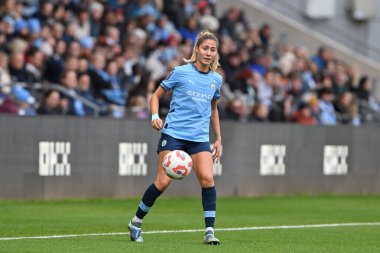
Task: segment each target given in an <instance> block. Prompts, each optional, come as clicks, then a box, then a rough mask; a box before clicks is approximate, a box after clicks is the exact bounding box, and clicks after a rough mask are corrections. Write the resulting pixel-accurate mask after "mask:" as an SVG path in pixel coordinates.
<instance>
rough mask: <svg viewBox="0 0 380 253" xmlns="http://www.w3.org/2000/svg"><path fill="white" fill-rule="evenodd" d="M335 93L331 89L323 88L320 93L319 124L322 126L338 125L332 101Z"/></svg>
mask: <svg viewBox="0 0 380 253" xmlns="http://www.w3.org/2000/svg"><path fill="white" fill-rule="evenodd" d="M333 99H334V93H333V91H332V90H331V89H329V88H322V89H321V90H320V91H319V110H320V112H319V124H321V125H336V124H337V119H336V115H335V110H334V106H333V104H332V101H333Z"/></svg>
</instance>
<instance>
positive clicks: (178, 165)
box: [162, 150, 193, 179]
mask: <svg viewBox="0 0 380 253" xmlns="http://www.w3.org/2000/svg"><path fill="white" fill-rule="evenodd" d="M192 166H193V161H192V160H191V157H190V156H189V155H188V154H187V153H186V152H185V151H182V150H173V151H171V152H169V153H167V154H166V156H165V157H164V160H163V162H162V168H163V169H164V171H165V174H166V175H167V176H168V177H170V178H173V179H182V178H184V177H186V176H187V175H188V174H190V172H191V168H192Z"/></svg>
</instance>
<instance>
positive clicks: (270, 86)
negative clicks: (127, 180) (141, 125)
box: [0, 0, 380, 126]
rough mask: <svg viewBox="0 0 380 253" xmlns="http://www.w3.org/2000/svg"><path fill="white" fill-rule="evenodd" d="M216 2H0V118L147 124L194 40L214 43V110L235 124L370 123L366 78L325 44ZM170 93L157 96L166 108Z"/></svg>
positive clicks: (372, 107) (372, 110)
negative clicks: (217, 90) (153, 103)
mask: <svg viewBox="0 0 380 253" xmlns="http://www.w3.org/2000/svg"><path fill="white" fill-rule="evenodd" d="M216 8H217V4H216V0H208V1H206V0H103V1H95V0H84V1H80V0H51V1H44V0H23V1H20V0H4V1H1V6H0V113H11V114H16V115H26V116H36V115H74V116H78V117H84V116H89V117H90V116H91V117H92V116H96V117H112V118H119V119H124V118H138V119H148V118H150V114H149V108H148V103H149V98H150V95H151V94H152V93H153V92H154V90H155V88H156V87H157V86H158V85H159V84H160V83H161V81H162V80H163V79H164V78H165V77H166V76H167V74H168V73H169V72H170V71H171V70H172V69H173V67H175V66H177V65H181V64H183V63H184V62H183V58H189V57H190V55H191V51H192V48H193V43H194V41H195V37H196V35H197V33H198V32H199V31H200V30H202V29H208V30H209V31H212V32H214V33H215V34H216V35H217V36H218V38H219V41H220V48H219V52H220V56H221V61H220V64H221V66H220V68H219V69H218V72H219V73H220V74H221V75H222V76H223V77H224V84H223V87H222V98H221V100H220V103H219V112H220V117H221V118H222V119H230V120H235V121H242V122H294V123H299V124H308V125H336V124H349V125H355V126H359V125H363V124H379V122H380V117H379V114H380V107H379V103H378V102H377V101H376V99H375V97H374V96H373V92H372V79H371V77H369V76H365V75H361V73H360V66H355V65H352V64H350V63H347V62H343V61H341V60H339V59H337V58H336V57H335V56H334V52H333V51H332V50H331V49H330V48H328V47H325V46H322V45H321V47H320V49H319V50H318V52H310V51H309V49H308V47H307V45H304V46H297V47H296V46H294V45H291V44H288V43H286V41H282V42H278V41H273V34H272V27H271V24H268V23H264V24H257V23H255V22H254V21H255V18H254V17H246V16H245V15H244V10H241V9H239V8H236V7H230V8H229V9H228V10H227V11H226V12H225V13H224V14H223V15H221V16H220V17H218V16H216ZM169 103H170V94H168V95H167V96H166V97H164V98H163V99H162V100H161V101H160V115H161V116H165V115H166V114H167V112H168V107H169Z"/></svg>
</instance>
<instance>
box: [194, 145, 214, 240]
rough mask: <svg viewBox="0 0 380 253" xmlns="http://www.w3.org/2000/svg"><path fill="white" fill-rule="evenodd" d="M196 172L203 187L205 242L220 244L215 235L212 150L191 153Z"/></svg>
mask: <svg viewBox="0 0 380 253" xmlns="http://www.w3.org/2000/svg"><path fill="white" fill-rule="evenodd" d="M191 158H192V159H193V166H194V172H195V174H196V176H197V178H198V181H199V183H200V185H201V187H202V205H203V211H204V220H205V226H206V232H205V238H204V243H206V244H210V245H219V244H220V242H219V240H218V239H217V238H215V236H214V223H215V214H216V190H215V184H214V177H213V170H212V167H213V162H212V155H211V152H210V151H202V152H198V153H195V154H193V155H191Z"/></svg>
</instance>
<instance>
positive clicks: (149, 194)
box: [136, 184, 162, 219]
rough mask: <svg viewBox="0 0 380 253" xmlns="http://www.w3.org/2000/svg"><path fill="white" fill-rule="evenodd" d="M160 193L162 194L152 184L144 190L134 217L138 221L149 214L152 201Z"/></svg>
mask: <svg viewBox="0 0 380 253" xmlns="http://www.w3.org/2000/svg"><path fill="white" fill-rule="evenodd" d="M161 193H162V192H160V191H159V190H158V189H157V187H156V186H155V185H154V184H151V185H150V186H149V187H148V189H146V191H145V193H144V196H143V198H142V200H141V202H140V204H139V208H137V212H136V216H137V217H138V218H139V219H143V218H144V216H145V215H146V214H147V213H148V212H149V209H150V208H151V207H152V206H153V204H154V201H156V199H157V198H158V197H159V196H160V195H161Z"/></svg>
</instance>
